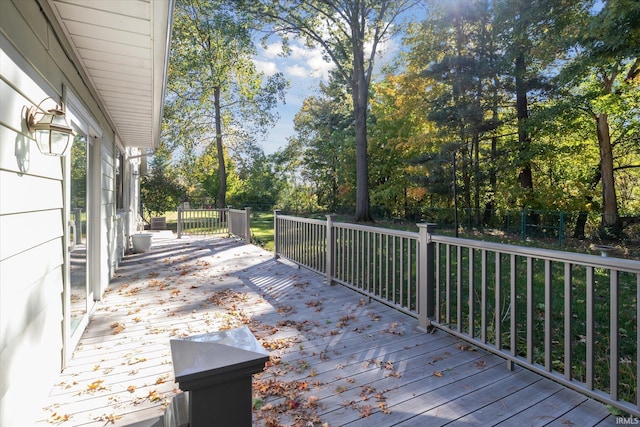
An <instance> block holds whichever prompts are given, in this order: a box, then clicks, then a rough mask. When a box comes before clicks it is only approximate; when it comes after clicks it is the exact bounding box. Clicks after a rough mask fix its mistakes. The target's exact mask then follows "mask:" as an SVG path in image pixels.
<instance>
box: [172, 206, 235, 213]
mask: <svg viewBox="0 0 640 427" xmlns="http://www.w3.org/2000/svg"><path fill="white" fill-rule="evenodd" d="M178 210H179V211H182V212H202V211H227V210H229V209H227V208H200V209H196V208H187V209H185V208H182V207H179V208H178Z"/></svg>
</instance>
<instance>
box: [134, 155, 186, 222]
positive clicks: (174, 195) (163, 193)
mask: <svg viewBox="0 0 640 427" xmlns="http://www.w3.org/2000/svg"><path fill="white" fill-rule="evenodd" d="M149 167H150V171H149V174H148V175H145V176H143V177H142V178H141V180H140V194H141V198H142V207H143V212H145V213H146V214H147V215H148V216H162V215H164V213H165V212H167V211H172V210H175V209H176V207H177V206H178V205H179V204H180V203H181V202H182V201H183V200H184V198H185V195H186V190H185V188H184V187H183V186H182V185H181V184H180V183H179V182H178V180H177V178H176V175H175V174H174V173H173V172H172V167H171V165H170V164H169V157H168V154H167V153H166V152H163V150H162V149H159V150H158V151H157V152H156V154H155V156H154V157H153V158H152V160H151V162H150V165H149Z"/></svg>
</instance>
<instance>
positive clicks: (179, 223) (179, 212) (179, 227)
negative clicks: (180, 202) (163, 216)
mask: <svg viewBox="0 0 640 427" xmlns="http://www.w3.org/2000/svg"><path fill="white" fill-rule="evenodd" d="M177 232H178V239H180V238H181V237H182V208H181V207H180V206H178V229H177Z"/></svg>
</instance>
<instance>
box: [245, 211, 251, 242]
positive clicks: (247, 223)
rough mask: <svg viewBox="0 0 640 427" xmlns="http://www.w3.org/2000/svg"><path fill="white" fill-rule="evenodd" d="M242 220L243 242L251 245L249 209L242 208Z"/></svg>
mask: <svg viewBox="0 0 640 427" xmlns="http://www.w3.org/2000/svg"><path fill="white" fill-rule="evenodd" d="M244 218H245V219H244V226H245V229H244V235H245V239H244V240H245V242H247V243H251V208H250V207H248V206H247V207H245V208H244Z"/></svg>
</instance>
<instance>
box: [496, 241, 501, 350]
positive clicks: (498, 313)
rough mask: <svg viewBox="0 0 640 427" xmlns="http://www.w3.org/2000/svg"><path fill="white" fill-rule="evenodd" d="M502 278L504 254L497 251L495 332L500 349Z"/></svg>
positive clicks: (497, 347) (497, 345)
mask: <svg viewBox="0 0 640 427" xmlns="http://www.w3.org/2000/svg"><path fill="white" fill-rule="evenodd" d="M501 278H502V254H501V253H500V252H496V277H495V295H494V296H495V304H496V306H495V325H494V334H495V342H496V349H498V351H500V350H501V349H502V309H501V306H502V292H501V290H502V289H501V287H500V283H501V282H502V281H501Z"/></svg>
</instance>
